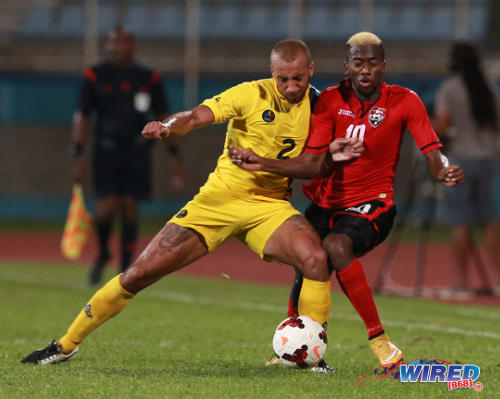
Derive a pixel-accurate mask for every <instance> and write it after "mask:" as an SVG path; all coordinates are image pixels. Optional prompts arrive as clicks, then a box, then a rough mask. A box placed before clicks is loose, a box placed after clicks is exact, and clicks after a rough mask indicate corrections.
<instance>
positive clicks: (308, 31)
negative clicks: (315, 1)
mask: <svg viewBox="0 0 500 399" xmlns="http://www.w3.org/2000/svg"><path fill="white" fill-rule="evenodd" d="M330 11H331V9H330V7H327V6H325V5H321V6H319V5H318V6H316V7H308V8H307V9H306V12H305V13H304V17H303V25H302V27H303V34H304V39H306V40H308V39H328V38H329V37H331V35H332V32H331V29H332V23H331V17H330Z"/></svg>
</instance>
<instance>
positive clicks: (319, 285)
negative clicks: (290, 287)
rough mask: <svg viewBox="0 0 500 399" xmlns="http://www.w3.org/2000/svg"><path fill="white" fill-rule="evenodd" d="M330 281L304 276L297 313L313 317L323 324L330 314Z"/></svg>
mask: <svg viewBox="0 0 500 399" xmlns="http://www.w3.org/2000/svg"><path fill="white" fill-rule="evenodd" d="M330 307H331V298H330V281H315V280H309V279H307V278H304V282H303V283H302V289H301V290H300V296H299V314H300V315H305V316H309V317H311V318H313V319H314V320H316V321H317V322H318V323H320V324H321V325H323V324H324V323H325V322H327V321H328V317H329V316H330Z"/></svg>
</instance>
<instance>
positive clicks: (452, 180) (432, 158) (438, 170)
mask: <svg viewBox="0 0 500 399" xmlns="http://www.w3.org/2000/svg"><path fill="white" fill-rule="evenodd" d="M425 158H426V159H427V164H428V165H429V170H430V171H431V174H432V176H434V178H435V179H436V180H437V181H440V182H441V183H443V184H444V185H445V186H447V187H453V186H456V185H457V184H460V183H463V181H464V171H463V170H462V168H461V167H460V166H458V165H450V164H449V162H448V158H446V157H445V156H444V155H443V154H442V153H441V151H440V150H439V149H435V150H432V151H429V152H428V153H427V154H425Z"/></svg>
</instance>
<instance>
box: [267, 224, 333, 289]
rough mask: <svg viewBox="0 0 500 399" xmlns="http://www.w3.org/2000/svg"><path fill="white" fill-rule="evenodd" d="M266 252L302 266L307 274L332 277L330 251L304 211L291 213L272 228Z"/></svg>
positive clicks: (274, 257)
mask: <svg viewBox="0 0 500 399" xmlns="http://www.w3.org/2000/svg"><path fill="white" fill-rule="evenodd" d="M263 253H264V257H265V258H267V259H273V260H276V261H278V262H282V263H286V264H288V265H291V266H296V267H298V268H299V269H300V270H301V271H302V272H303V273H304V276H305V277H306V278H309V279H312V280H320V281H326V280H328V276H329V274H328V268H327V265H326V259H327V255H326V252H325V251H324V250H323V249H322V247H321V239H320V238H319V236H318V235H317V233H316V232H315V231H314V229H313V228H312V226H311V225H310V224H309V223H308V222H307V220H306V219H305V217H304V216H302V215H300V214H295V215H293V216H291V217H289V218H288V219H287V220H286V221H284V222H283V223H281V225H280V226H279V227H277V228H276V229H275V230H274V231H273V232H272V234H271V235H270V237H269V239H268V240H267V242H266V244H265V246H264V249H263Z"/></svg>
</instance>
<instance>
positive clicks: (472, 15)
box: [469, 6, 488, 40]
mask: <svg viewBox="0 0 500 399" xmlns="http://www.w3.org/2000/svg"><path fill="white" fill-rule="evenodd" d="M487 27H488V12H487V6H477V7H472V8H471V9H470V10H469V38H470V39H473V40H481V39H484V37H485V36H486V29H487Z"/></svg>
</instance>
